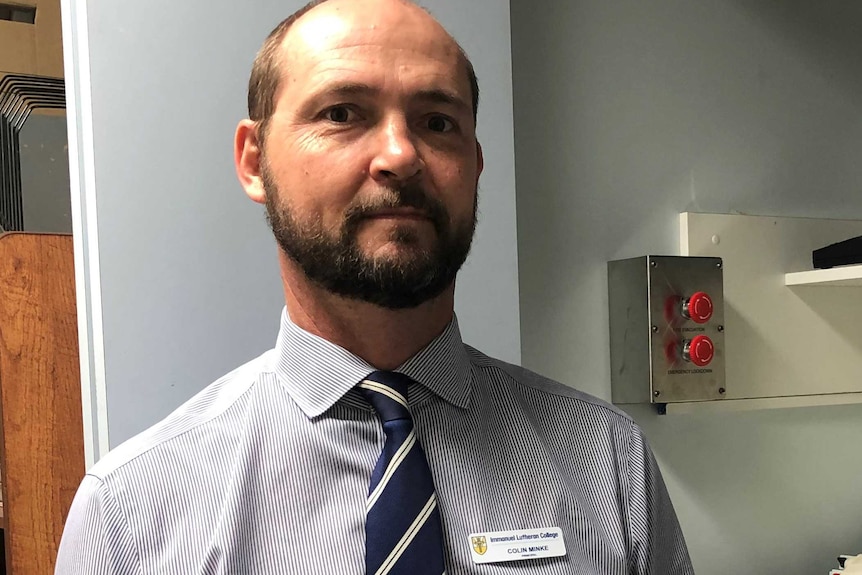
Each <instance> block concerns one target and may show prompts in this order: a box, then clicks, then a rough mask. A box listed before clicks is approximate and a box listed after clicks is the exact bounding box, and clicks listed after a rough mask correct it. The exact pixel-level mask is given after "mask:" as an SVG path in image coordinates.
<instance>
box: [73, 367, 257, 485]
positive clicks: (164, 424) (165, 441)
mask: <svg viewBox="0 0 862 575" xmlns="http://www.w3.org/2000/svg"><path fill="white" fill-rule="evenodd" d="M272 365H273V352H272V350H270V351H268V352H266V353H264V354H263V355H261V356H259V357H257V358H255V359H253V360H251V361H249V362H248V363H246V364H244V365H242V366H240V367H238V368H236V369H235V370H233V371H231V372H230V373H227V374H226V375H224V376H222V377H220V378H219V379H217V380H216V381H214V382H212V383H211V384H210V385H208V386H207V387H205V388H204V389H202V390H201V391H200V392H198V393H197V394H196V395H194V396H193V397H192V398H191V399H189V400H188V401H186V402H185V403H184V404H182V405H181V406H180V407H178V408H177V409H176V410H174V411H173V412H172V413H171V414H170V415H168V416H167V417H165V418H164V419H163V420H161V421H160V422H158V423H156V424H155V425H153V426H152V427H150V428H149V429H147V430H145V431H143V432H141V433H139V434H138V435H136V436H134V437H132V438H131V439H128V440H127V441H125V442H123V443H122V444H120V445H118V446H117V447H115V448H114V449H112V450H111V451H110V452H109V453H107V454H106V455H104V456H103V457H102V458H101V459H99V461H98V462H97V463H96V464H95V465H94V466H93V468H92V469H90V470H88V472H87V473H88V475H91V476H93V477H95V478H97V479H99V480H102V481H104V480H106V479H108V478H110V477H111V476H115V475H116V474H117V473H120V472H121V471H122V470H123V468H125V467H126V466H128V465H129V464H130V463H131V462H133V461H135V460H137V459H139V458H141V457H144V456H147V455H150V454H152V453H153V452H154V451H155V452H159V451H165V450H166V449H167V450H169V449H171V448H173V447H180V448H182V447H183V446H182V445H179V444H182V443H183V438H184V437H185V436H187V435H189V433H190V432H193V431H195V430H199V429H200V428H203V427H207V426H211V427H218V425H219V420H220V419H221V418H222V417H223V416H224V415H225V414H226V413H227V412H229V411H231V410H233V409H235V408H236V407H237V406H238V405H239V404H242V403H243V402H244V401H245V398H246V397H247V395H248V393H249V391H250V390H251V389H252V388H253V387H254V385H255V384H256V383H257V382H258V381H259V380H260V379H261V376H262V374H264V373H268V372H271V371H272ZM189 447H192V446H189Z"/></svg>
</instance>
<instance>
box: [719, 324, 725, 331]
mask: <svg viewBox="0 0 862 575" xmlns="http://www.w3.org/2000/svg"><path fill="white" fill-rule="evenodd" d="M723 331H724V326H723V325H720V326H718V332H719V333H722V332H723Z"/></svg>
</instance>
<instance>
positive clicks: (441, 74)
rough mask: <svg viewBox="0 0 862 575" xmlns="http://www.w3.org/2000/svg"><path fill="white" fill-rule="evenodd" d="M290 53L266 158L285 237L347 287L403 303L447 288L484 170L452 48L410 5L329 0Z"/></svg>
mask: <svg viewBox="0 0 862 575" xmlns="http://www.w3.org/2000/svg"><path fill="white" fill-rule="evenodd" d="M282 58H283V67H284V73H285V75H284V77H283V78H282V82H281V86H280V89H279V92H278V93H277V95H276V101H275V113H274V115H273V117H272V119H271V123H270V126H269V129H268V132H267V139H266V142H264V143H263V159H262V162H261V177H262V180H263V185H264V189H265V191H266V205H267V213H268V217H269V221H270V224H271V226H272V228H273V231H274V233H275V236H276V239H277V240H278V243H279V245H280V246H281V248H282V249H283V250H284V252H285V253H286V254H287V255H288V256H289V257H290V258H291V259H293V261H295V262H296V263H297V264H298V265H299V267H300V268H301V269H302V271H303V272H304V273H305V274H306V275H307V276H308V277H309V278H310V279H311V280H312V281H314V282H316V283H318V284H319V285H321V286H322V287H324V288H325V289H327V290H329V291H331V292H333V293H336V294H339V295H342V296H345V297H350V298H355V299H360V300H363V301H368V302H371V303H374V304H377V305H381V306H383V307H387V308H394V309H397V308H406V307H414V306H416V305H418V304H420V303H422V302H424V301H426V300H428V299H430V298H433V297H435V296H437V295H439V294H440V293H441V292H442V291H444V290H445V289H446V288H448V287H449V286H451V285H452V283H453V281H454V279H455V274H456V273H457V271H458V269H459V268H460V266H461V265H462V264H463V262H464V260H465V259H466V257H467V253H468V251H469V248H470V242H471V240H472V237H473V230H474V227H475V215H476V188H477V183H478V178H479V174H480V172H481V153H480V150H479V147H478V144H477V142H476V137H475V125H474V120H473V110H472V104H471V92H470V85H469V81H468V78H467V72H466V69H465V67H464V64H463V62H462V60H461V58H460V56H459V52H458V48H457V46H456V45H455V44H454V43H453V42H452V40H451V39H450V38H449V37H448V35H447V34H446V33H445V32H444V31H443V30H442V29H441V28H439V25H437V24H436V23H435V22H434V21H433V20H431V19H430V17H428V16H427V14H425V13H424V12H422V11H421V10H419V9H417V8H416V7H415V6H411V5H405V4H402V3H400V2H397V1H383V2H380V1H377V0H358V1H357V0H331V1H330V2H327V3H326V4H323V5H321V6H319V7H318V8H316V9H314V10H312V11H311V12H309V13H308V14H307V15H306V16H304V17H303V18H301V19H300V20H299V21H297V22H296V24H294V27H293V28H292V29H291V30H290V31H289V33H288V35H287V38H286V39H285V43H284V51H283V54H282Z"/></svg>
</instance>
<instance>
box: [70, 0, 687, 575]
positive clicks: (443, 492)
mask: <svg viewBox="0 0 862 575" xmlns="http://www.w3.org/2000/svg"><path fill="white" fill-rule="evenodd" d="M477 104H478V88H477V86H476V83H475V75H474V73H473V70H472V66H471V64H470V63H469V61H468V60H467V58H466V56H465V55H464V53H463V52H462V50H461V49H460V47H459V46H458V45H457V43H456V42H455V41H454V40H453V39H452V38H451V37H450V36H449V35H448V34H447V33H446V32H445V30H443V28H442V27H441V26H440V25H439V24H438V23H437V22H436V21H435V20H434V19H433V18H431V17H430V16H429V15H428V14H427V13H426V12H425V11H423V10H422V9H420V8H418V7H417V6H415V5H413V4H411V3H409V2H407V1H406V0H328V1H325V2H316V3H313V5H311V6H308V7H306V8H305V9H303V10H301V11H300V12H299V13H297V15H295V16H293V17H291V18H288V20H286V21H285V22H284V23H282V25H280V26H279V27H278V28H277V29H276V30H275V31H274V32H273V34H272V35H271V36H270V38H269V39H268V40H267V42H266V43H265V44H264V47H263V48H262V49H261V51H260V53H259V55H258V58H257V60H256V62H255V65H254V69H253V72H252V77H251V81H250V85H249V113H250V114H249V115H250V119H249V120H245V121H243V122H241V123H240V125H239V127H238V129H237V133H236V141H235V150H236V153H235V159H236V167H237V173H238V175H239V179H240V181H241V183H242V185H243V187H244V188H245V190H246V192H247V194H248V195H249V197H250V198H251V199H252V200H254V201H256V202H260V203H263V204H265V205H266V209H267V214H268V219H269V222H270V225H271V227H272V229H273V231H274V234H275V237H276V240H277V242H278V245H279V248H280V250H279V253H280V259H279V262H280V266H281V276H282V280H283V284H284V293H285V301H286V307H285V311H284V313H283V316H282V323H281V332H280V334H279V337H278V340H277V343H276V347H275V349H274V350H272V351H270V352H268V353H266V354H264V355H263V356H261V357H260V358H258V359H256V360H254V361H252V362H250V363H248V364H246V365H245V366H243V367H240V368H239V369H237V370H236V371H234V372H232V373H230V374H228V375H226V376H225V377H223V378H222V379H220V380H218V381H216V382H215V383H213V384H212V385H210V386H209V387H207V388H206V389H205V390H204V391H202V392H201V393H200V394H198V395H197V396H196V397H195V398H193V399H191V400H190V401H189V402H188V403H187V404H186V405H184V406H183V407H181V408H179V409H178V410H177V411H176V412H175V413H174V414H172V415H171V416H169V417H168V418H167V419H166V420H165V421H163V422H161V423H160V424H158V425H156V426H155V427H153V428H152V429H150V430H148V431H146V432H144V433H143V434H141V435H140V436H138V437H136V438H134V439H132V440H130V441H128V442H127V443H125V444H124V445H122V446H120V447H118V448H117V449H115V450H114V451H113V452H111V453H110V454H108V455H107V456H106V457H105V458H103V459H102V460H101V461H100V462H99V463H98V464H97V465H96V466H95V467H94V468H93V469H92V470H91V471H90V472H89V474H88V475H87V477H86V478H85V479H84V481H83V483H82V485H81V488H80V490H79V492H78V494H77V496H76V498H75V501H74V504H73V506H72V509H71V512H70V515H69V519H68V523H67V527H66V531H65V533H64V536H63V541H62V544H61V547H60V553H59V557H58V561H57V573H62V574H66V573H69V574H71V573H74V574H82V573H83V574H94V575H95V574H99V575H103V574H114V573H116V574H126V573H158V574H165V573H171V574H172V573H178V574H190V573H243V574H246V573H248V574H251V573H303V574H304V573H327V574H329V573H335V574H342V573H345V574H353V573H355V574H361V573H366V574H368V575H371V574H383V573H392V574H396V573H400V574H404V573H410V574H411V575H418V574H422V573H435V574H439V573H443V572H444V570H445V572H447V573H450V574H460V573H489V574H497V573H513V572H523V573H542V574H556V573H595V574H601V575H608V574H628V573H638V574H646V573H653V574H661V575H666V574H682V573H691V572H692V570H691V565H690V562H689V559H688V555H687V552H686V550H685V544H684V542H683V538H682V535H681V533H680V530H679V526H678V524H677V521H676V518H675V516H674V513H673V509H672V507H671V504H670V501H669V499H668V496H667V493H666V490H665V487H664V485H663V483H662V480H661V477H660V474H659V471H658V468H657V466H656V463H655V461H654V459H653V457H652V454H651V452H650V451H649V449H648V447H647V446H646V445H645V443H644V440H643V437H642V434H641V432H640V430H639V429H638V428H637V427H636V426H635V425H634V424H633V422H632V421H631V420H630V419H629V418H628V417H627V416H625V415H624V414H622V413H620V412H619V411H617V410H616V409H614V408H613V407H611V406H608V405H606V404H604V403H603V402H601V401H599V400H596V399H594V398H591V397H589V396H586V395H584V394H581V393H579V392H577V391H574V390H572V389H570V388H567V387H565V386H562V385H560V384H557V383H554V382H551V381H548V380H545V379H543V378H541V377H539V376H537V375H535V374H532V373H530V372H527V371H526V370H523V369H520V368H517V367H514V366H511V365H507V364H504V363H502V362H499V361H496V360H493V359H491V358H488V357H486V356H484V355H482V354H481V353H480V352H478V351H475V350H473V349H471V348H469V347H466V346H465V345H464V344H462V342H461V339H460V335H459V332H458V325H457V322H456V320H455V318H454V315H453V298H454V289H455V275H456V273H457V270H458V269H459V267H460V266H461V264H462V263H463V262H464V260H465V258H466V256H467V253H468V251H469V247H470V242H471V238H472V235H473V229H474V226H475V216H476V192H477V185H478V179H479V175H480V173H481V171H482V151H481V147H480V146H479V143H478V142H477V140H476V133H475V120H476V109H477Z"/></svg>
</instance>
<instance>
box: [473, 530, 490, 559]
mask: <svg viewBox="0 0 862 575" xmlns="http://www.w3.org/2000/svg"><path fill="white" fill-rule="evenodd" d="M470 541H471V543H473V551H475V552H476V553H478V554H479V555H484V554H485V551H487V550H488V542H487V541H486V540H485V536H484V535H477V536H475V537H471V538H470Z"/></svg>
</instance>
